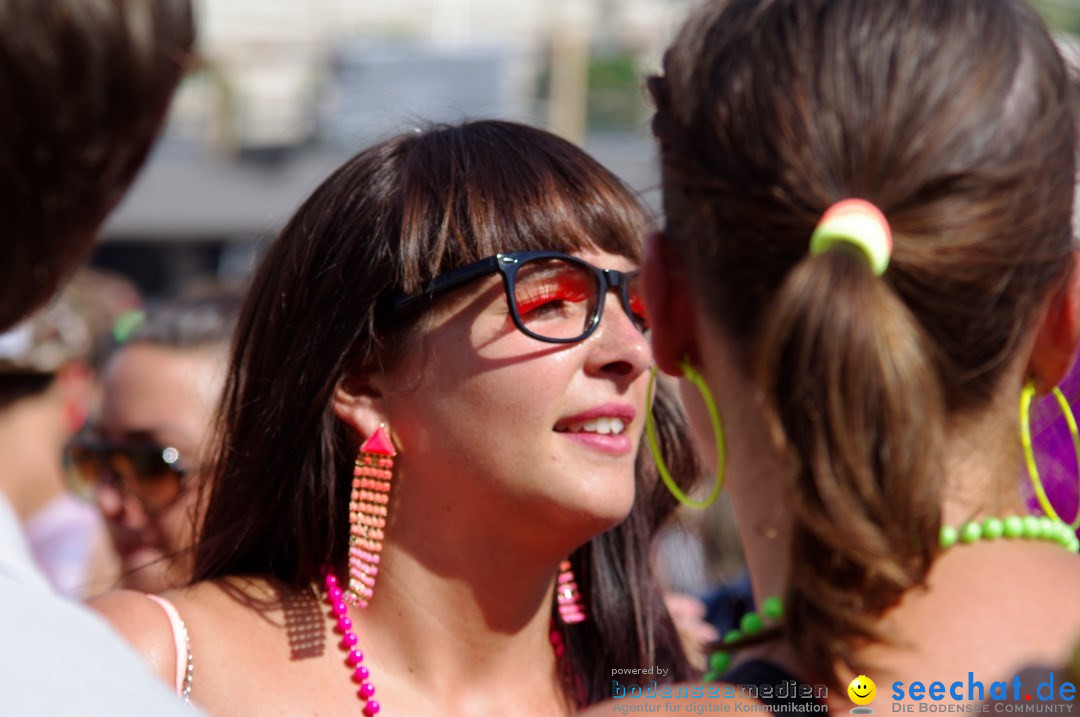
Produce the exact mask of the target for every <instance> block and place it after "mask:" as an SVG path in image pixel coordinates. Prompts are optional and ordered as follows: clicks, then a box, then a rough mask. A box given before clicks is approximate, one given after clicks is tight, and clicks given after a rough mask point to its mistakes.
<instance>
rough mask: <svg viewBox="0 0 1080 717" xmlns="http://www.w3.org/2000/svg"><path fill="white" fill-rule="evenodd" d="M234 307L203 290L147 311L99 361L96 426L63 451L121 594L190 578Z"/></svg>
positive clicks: (234, 296)
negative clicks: (201, 480) (114, 559)
mask: <svg viewBox="0 0 1080 717" xmlns="http://www.w3.org/2000/svg"><path fill="white" fill-rule="evenodd" d="M240 303H241V297H240V295H239V294H238V293H233V292H229V291H217V292H213V293H211V292H205V291H204V292H200V295H198V296H196V297H187V298H179V299H174V300H172V301H166V302H163V303H161V304H159V305H157V306H155V307H153V308H151V309H150V310H149V311H148V313H147V317H146V320H145V322H144V323H143V324H142V325H140V326H139V327H137V328H136V329H134V331H133V332H132V333H131V335H130V336H129V337H127V338H126V339H125V340H124V341H123V343H120V344H119V345H118V346H117V348H116V349H115V350H114V351H113V352H112V354H111V355H110V356H109V358H108V360H107V361H106V363H105V366H104V370H103V375H102V383H103V391H104V394H103V405H102V411H101V415H100V417H99V419H98V421H97V423H96V425H94V426H93V427H92V429H91V430H90V431H88V432H87V433H85V434H84V435H81V436H79V437H78V438H77V439H76V440H74V441H72V442H71V444H70V446H69V447H68V458H69V463H70V466H71V477H72V479H73V481H74V482H75V483H76V484H78V485H79V486H81V488H82V492H83V493H84V495H86V496H87V497H92V498H93V500H94V501H95V503H96V505H97V507H98V508H99V509H100V511H101V515H102V516H104V518H105V522H106V524H107V526H108V532H109V537H110V538H111V539H112V545H113V547H114V548H115V550H116V553H117V554H118V555H119V559H120V564H121V565H120V567H121V570H120V585H121V586H122V587H125V588H131V589H134V590H141V591H143V592H151V593H153V592H161V591H164V590H168V589H169V588H172V587H175V586H177V585H181V584H184V583H186V582H187V580H188V578H189V573H190V559H189V554H188V549H189V548H190V547H191V542H192V537H193V526H192V509H193V507H194V502H195V495H196V493H197V491H195V490H194V489H193V487H194V486H195V485H196V483H197V476H198V474H199V473H200V472H201V471H202V469H203V467H204V465H205V463H206V460H207V457H206V451H207V449H208V445H209V440H210V431H211V428H210V425H211V420H212V418H213V411H214V407H215V405H216V403H217V400H218V398H219V396H220V393H221V388H222V385H223V382H224V380H225V374H226V370H227V368H228V351H229V343H230V341H231V339H232V334H233V329H234V327H235V325H236V316H237V313H238V311H239V308H240Z"/></svg>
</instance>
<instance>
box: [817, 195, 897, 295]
mask: <svg viewBox="0 0 1080 717" xmlns="http://www.w3.org/2000/svg"><path fill="white" fill-rule="evenodd" d="M841 243H842V244H849V245H851V246H855V247H857V248H858V249H859V250H860V251H862V252H863V253H864V254H865V255H866V258H867V259H868V260H869V261H870V268H871V269H873V271H874V274H876V275H877V276H881V275H882V274H884V273H885V270H886V269H887V268H888V267H889V257H890V256H891V255H892V231H891V230H890V229H889V221H888V220H887V219H886V218H885V215H884V214H882V213H881V210H880V209H878V208H877V207H875V206H874V205H873V204H871V203H870V202H868V201H866V200H865V199H844V200H841V201H839V202H837V203H836V204H834V205H832V206H831V207H829V208H828V210H826V212H825V213H824V214H823V215H822V216H821V221H819V222H818V225H817V227H815V228H814V233H813V234H811V235H810V253H811V254H821V253H822V252H824V251H828V250H829V249H830V248H832V247H833V246H835V245H836V244H841Z"/></svg>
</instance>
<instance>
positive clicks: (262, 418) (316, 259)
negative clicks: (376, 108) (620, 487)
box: [194, 121, 697, 702]
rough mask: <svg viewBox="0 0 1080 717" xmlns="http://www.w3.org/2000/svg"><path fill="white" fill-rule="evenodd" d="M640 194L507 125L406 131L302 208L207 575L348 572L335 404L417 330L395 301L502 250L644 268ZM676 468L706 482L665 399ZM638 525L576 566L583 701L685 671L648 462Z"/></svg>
mask: <svg viewBox="0 0 1080 717" xmlns="http://www.w3.org/2000/svg"><path fill="white" fill-rule="evenodd" d="M647 226H648V222H647V217H646V215H645V214H644V212H643V211H642V208H641V205H640V204H639V203H638V201H637V199H636V197H635V196H634V195H633V194H632V193H631V192H630V191H629V190H628V189H627V188H626V187H625V186H624V185H623V184H622V183H621V182H619V180H618V179H616V178H615V177H614V176H613V175H612V174H610V173H609V172H608V171H607V170H605V169H604V168H603V167H601V166H600V165H599V164H597V163H596V162H595V161H594V160H592V159H591V158H590V157H588V156H587V155H586V154H585V153H584V152H582V151H581V150H580V149H578V148H576V147H574V146H573V145H572V144H570V143H569V142H566V141H564V140H562V139H559V138H557V137H555V136H554V135H551V134H549V133H547V132H544V131H542V130H538V129H534V128H530V127H525V126H523V125H518V124H512V123H507V122H495V121H485V122H470V123H467V124H464V125H461V126H452V127H447V126H440V127H436V128H433V129H430V130H428V131H424V132H417V133H408V134H403V135H400V136H397V137H394V138H392V139H390V140H387V141H385V142H382V143H380V144H378V145H375V146H373V147H371V148H369V149H367V150H365V151H364V152H361V153H360V154H359V155H357V156H356V157H354V158H353V159H351V160H350V161H348V162H347V163H346V164H345V165H344V166H342V167H341V168H340V169H338V170H337V171H336V172H335V173H334V174H333V175H332V176H331V177H330V178H329V179H327V180H326V181H325V182H324V183H323V184H322V186H320V187H319V188H318V189H317V190H315V193H314V194H312V196H311V197H310V198H309V199H308V200H307V201H306V202H305V203H304V204H303V206H301V207H300V209H299V210H298V211H297V212H296V214H295V215H294V216H293V218H292V219H291V220H290V221H289V223H288V225H287V226H286V227H285V229H284V230H283V231H282V232H281V234H280V235H279V236H278V238H277V239H276V240H275V242H274V244H273V245H272V246H271V247H270V249H269V251H268V253H267V256H266V258H265V259H264V261H263V264H262V266H261V267H260V268H259V270H258V272H257V274H256V276H255V278H254V280H253V283H252V286H251V288H250V290H249V291H250V293H249V294H248V299H247V301H246V303H245V306H244V309H243V311H242V313H241V317H240V323H239V326H238V331H237V336H238V340H237V343H236V344H235V347H234V355H233V359H232V367H231V370H230V375H229V379H228V382H227V386H226V390H225V397H224V402H223V404H222V416H223V425H222V440H221V447H220V451H219V453H220V465H219V469H218V471H217V474H216V476H215V479H214V482H213V486H212V488H211V494H210V498H209V503H208V506H207V509H206V513H205V519H204V521H203V523H202V534H201V538H200V542H199V544H198V546H197V548H196V565H195V576H194V579H195V580H206V579H210V578H216V577H221V576H225V575H257V576H266V577H271V578H274V579H276V580H278V581H280V582H281V583H284V584H285V585H289V586H293V587H306V586H308V585H310V584H312V583H313V582H314V581H316V580H318V579H319V575H320V569H321V567H322V566H323V565H327V564H331V565H335V566H342V565H344V564H345V563H346V556H347V540H346V538H347V533H348V529H347V526H348V494H349V481H350V477H351V465H352V460H353V458H354V457H355V454H356V448H357V443H356V437H355V436H354V435H352V432H351V430H350V429H349V428H348V427H346V426H345V425H344V424H343V423H342V422H341V421H340V420H338V419H337V418H336V417H335V415H334V413H333V410H332V405H331V401H332V396H333V392H334V390H335V388H336V386H338V384H339V383H340V382H341V380H342V379H343V378H344V377H346V376H347V375H348V374H350V373H352V372H354V371H356V370H357V369H363V368H370V367H378V366H385V365H387V364H389V363H392V362H393V360H394V351H393V350H392V349H393V348H394V347H395V346H396V347H398V349H397V350H399V351H400V350H402V349H401V348H400V347H401V346H407V345H408V342H407V341H405V340H404V338H405V337H404V336H403V334H407V329H403V328H400V327H399V328H396V329H392V328H391V327H390V326H389V325H388V324H389V323H390V322H388V321H387V320H386V317H385V315H383V314H382V312H381V311H380V307H382V306H384V305H385V303H386V299H387V298H388V297H391V296H393V295H394V293H395V292H397V291H401V290H404V291H405V292H409V293H412V292H415V291H417V290H418V289H419V288H420V287H421V285H422V284H423V283H424V282H425V281H427V280H429V279H431V278H433V277H434V276H436V275H438V274H440V273H443V272H445V271H448V270H450V269H453V268H456V267H459V266H463V265H465V264H468V263H471V262H473V261H476V260H478V259H481V258H484V257H487V256H491V255H493V254H495V253H497V252H505V251H522V250H537V249H546V250H557V251H573V250H575V249H581V248H586V247H597V248H599V249H602V250H605V251H608V252H610V253H614V254H619V255H623V256H627V257H630V258H633V259H635V260H639V259H640V251H641V250H640V244H639V242H640V238H641V237H642V236H643V233H644V232H645V231H646V229H647ZM656 410H657V413H658V417H659V420H661V421H662V422H663V426H664V444H665V447H666V449H667V451H668V460H669V461H671V462H672V464H673V465H674V466H676V470H677V473H678V475H679V476H681V477H682V480H683V481H684V482H689V481H690V480H691V479H692V478H693V477H695V476H696V475H697V464H696V459H695V457H694V456H693V455H692V453H690V451H689V449H688V448H686V447H685V446H688V445H689V440H688V438H687V434H686V427H685V424H684V422H683V419H682V416H681V413H680V412H679V410H678V408H677V407H676V406H675V404H674V403H673V402H672V401H671V400H670V397H667V396H663V397H661V398H660V399H659V401H658V406H657V409H656ZM637 473H638V476H637V481H638V482H637V488H638V492H637V496H636V499H635V503H634V507H633V510H632V512H631V515H630V517H629V518H628V519H627V520H626V521H625V522H624V523H623V524H621V525H620V526H618V527H617V528H615V529H614V530H612V531H609V532H608V533H605V534H603V535H601V536H598V537H597V538H595V539H593V540H592V541H590V542H589V543H587V544H586V545H585V546H583V547H582V548H580V549H578V550H577V551H575V552H574V554H573V555H572V556H571V560H572V562H573V564H574V571H575V575H577V576H578V578H579V583H580V585H581V587H582V590H583V593H584V595H585V596H586V599H587V601H588V604H587V609H588V611H589V614H590V618H589V620H588V621H586V622H585V623H583V624H581V625H578V626H575V627H574V629H572V630H567V633H568V634H567V635H566V641H567V647H568V654H569V656H570V660H571V665H572V672H573V673H575V674H576V675H577V676H578V679H580V680H581V682H582V683H581V685H580V687H581V691H579V686H578V685H576V684H575V685H568V689H569V690H570V694H572V695H574V696H575V698H581V699H582V701H585V702H592V701H596V700H598V699H601V698H604V697H608V696H610V694H609V691H608V687H609V685H610V682H609V680H610V675H611V669H612V668H614V667H617V666H620V665H622V666H625V665H629V664H638V665H652V664H656V665H661V666H665V667H670V668H671V669H672V671H673V677H674V678H675V679H679V678H685V677H687V676H688V674H689V669H688V667H687V663H686V660H685V658H684V656H683V654H682V651H681V648H680V646H679V642H678V638H677V636H676V633H675V630H674V627H673V626H672V623H671V621H670V618H669V617H668V615H667V612H666V610H665V608H664V606H663V603H662V600H661V595H660V591H659V588H658V586H657V585H656V582H655V580H654V578H653V574H652V571H651V570H650V568H649V550H648V549H649V542H650V539H651V537H652V535H653V533H654V532H655V531H656V529H657V527H658V526H659V524H660V522H661V521H662V520H663V519H664V518H665V517H666V516H667V515H668V514H670V513H671V512H672V510H673V509H674V500H673V499H672V498H671V496H670V495H669V494H668V493H667V492H666V489H664V487H663V485H662V484H659V482H658V481H657V480H656V476H655V475H654V474H653V473H652V469H651V467H649V464H648V462H647V460H639V470H638V471H637Z"/></svg>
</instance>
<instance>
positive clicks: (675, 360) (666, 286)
mask: <svg viewBox="0 0 1080 717" xmlns="http://www.w3.org/2000/svg"><path fill="white" fill-rule="evenodd" d="M689 279H690V277H689V276H688V274H687V272H686V270H685V268H684V267H683V265H682V260H681V259H680V258H679V257H678V255H677V253H676V252H675V249H674V247H672V246H671V242H670V241H668V240H667V239H666V238H665V237H664V235H663V234H661V233H659V232H655V233H653V234H650V235H649V237H648V238H647V239H646V240H645V265H644V267H642V280H643V283H644V291H645V305H646V310H647V312H648V316H649V330H650V331H651V333H652V347H653V356H654V357H655V358H656V365H657V366H659V367H660V370H661V371H663V372H664V373H667V374H670V375H672V376H682V369H680V368H679V363H680V361H682V359H684V358H686V357H690V359H691V360H693V359H695V358H696V357H697V355H698V350H697V334H696V326H697V321H696V304H695V303H694V297H693V294H692V293H691V292H692V289H691V287H690V280H689Z"/></svg>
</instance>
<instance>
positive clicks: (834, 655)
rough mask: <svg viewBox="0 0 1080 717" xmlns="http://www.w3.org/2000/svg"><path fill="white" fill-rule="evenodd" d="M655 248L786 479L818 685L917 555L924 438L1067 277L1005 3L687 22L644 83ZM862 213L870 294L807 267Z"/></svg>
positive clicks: (815, 8)
mask: <svg viewBox="0 0 1080 717" xmlns="http://www.w3.org/2000/svg"><path fill="white" fill-rule="evenodd" d="M650 88H651V91H652V93H653V96H654V98H655V101H656V106H657V112H656V116H655V119H654V131H655V133H656V135H657V137H658V138H659V140H660V145H661V155H662V162H663V189H664V205H665V211H666V216H667V229H666V235H667V237H668V238H669V240H670V241H672V242H673V243H674V244H675V245H676V246H677V247H678V250H679V251H680V252H681V254H682V256H683V258H684V260H685V264H686V266H687V267H689V271H690V273H691V275H692V278H693V280H694V283H695V290H696V292H697V293H698V295H699V296H700V297H701V299H702V300H703V302H704V303H705V305H706V306H707V311H709V312H710V313H711V316H712V318H713V319H714V321H715V324H716V325H717V326H719V327H720V329H721V330H722V331H724V332H725V333H726V334H728V335H729V336H730V337H731V338H732V339H733V340H734V341H735V342H736V344H737V345H738V346H739V347H740V348H741V354H740V355H741V359H742V360H743V361H744V366H743V367H742V368H743V369H744V370H745V372H746V373H747V374H748V375H751V376H753V377H755V378H756V380H757V382H758V384H759V386H760V387H761V388H762V390H763V391H764V393H765V395H766V397H767V411H768V412H769V414H770V417H771V419H772V421H773V423H774V425H775V427H776V429H777V430H776V433H777V435H778V436H779V437H780V442H781V444H782V446H781V447H782V449H783V451H784V455H785V456H786V457H787V458H788V459H789V460H790V465H791V467H792V470H791V484H790V488H789V490H790V494H791V496H792V509H793V511H794V516H795V532H794V536H793V539H792V543H791V551H792V554H791V568H790V574H789V583H788V589H789V594H788V596H787V611H786V612H787V616H786V637H787V639H788V640H789V641H790V642H791V643H792V644H793V645H794V647H795V649H796V650H797V652H798V654H799V655H800V657H801V658H802V660H803V663H804V664H805V665H807V666H811V667H813V668H814V669H821V670H822V672H823V674H825V675H826V676H827V677H829V678H832V679H834V680H835V672H834V666H835V665H837V664H838V663H844V664H846V665H848V666H849V667H851V668H852V669H854V670H855V671H856V673H858V672H859V671H860V666H859V665H858V664H857V661H856V660H855V649H856V648H857V647H858V646H859V645H860V644H861V643H863V642H865V641H866V640H875V639H882V638H883V637H886V636H885V635H883V634H881V633H880V632H879V630H878V629H877V627H876V618H877V617H878V616H880V615H881V613H882V612H883V611H884V610H885V609H886V608H888V607H889V606H891V605H894V604H896V602H897V601H898V600H899V598H900V596H901V595H902V594H903V592H904V591H905V590H907V589H908V588H910V587H912V586H915V585H918V584H921V583H922V582H923V581H924V579H925V576H926V574H927V571H928V569H929V567H930V565H931V562H932V561H933V559H934V557H935V554H936V552H937V538H938V531H939V525H940V516H939V507H940V503H941V496H940V491H941V486H940V475H941V472H942V468H943V466H942V456H943V441H944V434H945V431H946V427H947V425H948V422H950V421H953V420H958V419H960V418H961V417H962V416H964V415H965V414H967V415H970V414H971V413H972V412H977V411H980V410H981V409H984V408H986V407H987V404H988V402H989V401H990V400H991V397H992V396H993V395H994V393H995V390H996V389H997V388H998V385H999V381H1000V379H1001V377H1002V375H1003V372H1004V370H1005V369H1006V367H1007V366H1008V364H1009V362H1010V360H1011V358H1012V357H1013V355H1014V352H1015V350H1016V348H1017V345H1018V341H1019V340H1020V339H1021V338H1022V336H1024V335H1025V334H1026V332H1028V331H1029V330H1030V320H1031V318H1032V315H1033V313H1034V311H1035V309H1036V307H1037V306H1038V305H1039V303H1040V302H1041V301H1043V299H1044V298H1045V297H1046V296H1047V295H1048V292H1049V291H1051V290H1052V289H1053V288H1054V287H1056V286H1058V285H1059V282H1060V281H1062V280H1063V278H1064V277H1065V276H1066V275H1067V272H1068V271H1069V267H1070V266H1071V261H1070V256H1071V254H1072V252H1073V250H1074V246H1073V234H1072V226H1071V223H1070V222H1071V212H1072V202H1073V181H1074V169H1075V167H1074V162H1075V159H1074V158H1075V152H1076V149H1077V141H1076V125H1075V122H1074V116H1073V98H1072V95H1071V92H1072V89H1071V88H1070V86H1069V82H1068V77H1067V75H1066V71H1065V67H1064V65H1063V63H1062V60H1061V58H1060V56H1059V55H1058V52H1057V50H1056V49H1055V47H1054V44H1053V41H1052V40H1051V38H1050V37H1049V35H1048V34H1047V32H1046V30H1045V29H1044V28H1043V26H1042V24H1041V22H1040V21H1039V19H1038V18H1037V16H1036V15H1035V13H1034V12H1033V11H1032V10H1031V9H1030V8H1029V7H1028V6H1027V5H1026V4H1025V3H1024V2H1022V1H1021V0H997V1H995V2H986V1H985V0H949V1H948V2H941V1H940V0H873V2H867V0H727V1H718V2H712V3H709V4H708V5H707V6H706V7H705V8H704V9H703V10H702V12H701V13H700V14H699V15H697V16H696V17H694V18H693V19H692V20H691V21H690V22H689V23H687V25H686V26H685V27H684V29H683V30H682V32H681V34H680V35H679V37H678V39H677V40H676V41H675V43H674V44H673V46H672V47H671V48H670V49H669V50H668V52H667V55H666V57H665V62H664V76H663V77H662V78H653V79H652V80H651V81H650ZM848 197H860V198H864V199H867V200H870V201H872V202H873V203H874V204H876V205H877V206H878V207H879V208H880V209H881V210H882V211H883V212H884V213H885V215H886V216H887V218H888V221H889V223H890V225H891V227H892V231H893V236H894V250H893V254H892V263H891V264H890V265H889V268H888V271H887V272H886V273H885V274H884V275H883V276H881V277H877V276H875V275H874V274H873V272H872V271H871V269H870V266H869V264H868V262H867V261H866V260H865V258H864V257H861V256H859V255H858V254H857V253H855V252H853V251H850V250H845V249H843V248H841V249H840V250H834V251H827V252H825V253H823V254H819V255H816V256H810V255H809V254H808V246H809V238H810V235H811V232H812V231H813V229H814V226H815V224H816V223H817V222H818V220H819V219H820V217H821V215H822V213H823V212H824V211H825V210H826V209H827V208H828V207H829V206H830V205H831V204H833V203H834V202H837V201H839V200H841V199H845V198H848Z"/></svg>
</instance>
